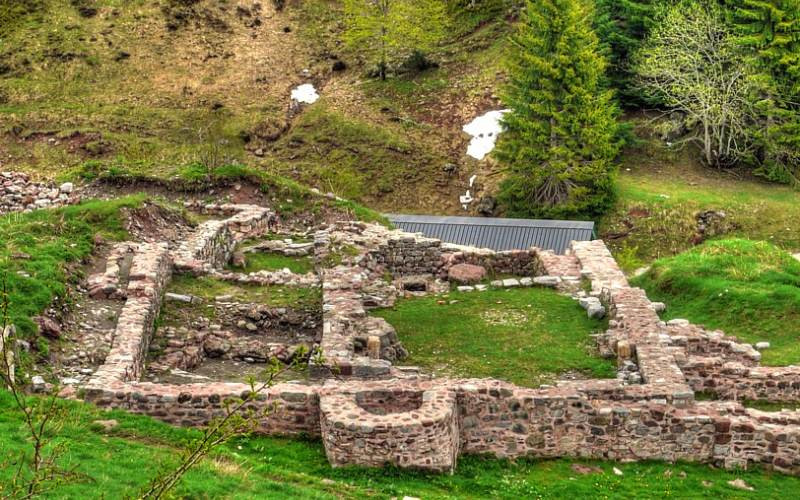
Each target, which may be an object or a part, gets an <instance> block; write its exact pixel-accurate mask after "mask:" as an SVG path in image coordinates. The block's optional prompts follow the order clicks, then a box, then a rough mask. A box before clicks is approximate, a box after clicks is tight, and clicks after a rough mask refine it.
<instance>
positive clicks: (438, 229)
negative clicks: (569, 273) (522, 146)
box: [386, 214, 594, 254]
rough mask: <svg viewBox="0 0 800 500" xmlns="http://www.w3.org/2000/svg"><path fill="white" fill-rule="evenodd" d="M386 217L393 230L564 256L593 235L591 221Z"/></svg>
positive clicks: (478, 244)
mask: <svg viewBox="0 0 800 500" xmlns="http://www.w3.org/2000/svg"><path fill="white" fill-rule="evenodd" d="M386 217H387V218H388V219H389V220H390V221H391V222H392V224H394V225H395V227H397V228H398V229H402V230H403V231H407V232H409V233H422V234H424V235H425V236H428V237H430V238H436V239H439V240H442V241H445V242H447V243H454V244H456V245H469V246H474V247H479V248H491V249H492V250H496V251H501V250H525V249H528V248H530V247H539V248H542V249H544V250H552V251H554V252H556V253H558V254H563V253H564V252H565V251H566V249H567V247H569V243H570V242H571V241H588V240H591V239H592V236H593V234H594V222H590V221H589V222H587V221H564V220H532V219H499V218H488V217H439V216H430V215H397V214H388V215H387V216H386Z"/></svg>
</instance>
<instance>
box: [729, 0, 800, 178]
mask: <svg viewBox="0 0 800 500" xmlns="http://www.w3.org/2000/svg"><path fill="white" fill-rule="evenodd" d="M726 3H727V7H728V12H729V20H730V22H731V23H732V24H733V25H734V27H735V30H736V33H737V37H738V42H739V43H740V44H741V45H742V46H743V47H744V48H745V50H746V53H747V54H749V55H750V57H751V58H752V60H753V62H754V64H755V65H756V67H758V68H759V69H760V70H761V72H762V75H763V82H762V83H763V88H766V89H767V92H766V94H765V96H764V99H763V102H762V112H763V122H762V123H759V124H758V125H757V127H758V130H757V131H756V133H757V135H758V136H759V138H760V141H761V143H762V155H761V156H762V158H761V162H762V164H761V166H760V167H759V168H758V169H757V170H756V173H757V174H760V175H763V176H764V177H767V178H768V179H770V180H773V181H778V182H784V183H788V184H795V185H798V184H800V0H728V1H727V2H726Z"/></svg>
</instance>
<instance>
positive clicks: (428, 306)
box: [374, 288, 616, 386]
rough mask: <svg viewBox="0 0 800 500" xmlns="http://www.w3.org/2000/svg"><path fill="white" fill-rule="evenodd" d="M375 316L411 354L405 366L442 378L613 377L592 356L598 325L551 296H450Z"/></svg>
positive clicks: (517, 292) (526, 381) (523, 292)
mask: <svg viewBox="0 0 800 500" xmlns="http://www.w3.org/2000/svg"><path fill="white" fill-rule="evenodd" d="M451 301H455V303H451ZM441 302H443V303H441ZM374 314H375V315H378V316H381V317H383V318H385V319H386V320H387V321H388V322H389V323H391V324H392V325H393V326H394V327H395V328H396V329H397V333H398V336H399V337H400V340H401V341H402V342H403V344H404V345H405V347H406V348H407V349H408V351H409V352H410V353H411V357H410V359H408V360H407V363H408V364H412V365H419V366H422V367H424V368H427V369H428V370H431V371H433V372H435V373H438V374H442V375H451V376H466V377H493V378H499V379H503V380H507V381H509V382H514V383H516V384H520V385H526V386H538V385H539V384H542V383H545V382H551V381H553V380H554V379H555V378H556V376H557V375H558V374H560V373H563V372H567V371H574V372H581V373H584V374H586V375H587V376H589V377H601V378H608V377H613V376H614V375H615V372H616V370H615V367H614V362H613V361H610V360H605V359H601V358H600V357H599V356H598V355H597V353H596V352H594V343H593V339H592V338H591V337H589V335H590V334H591V333H592V332H596V331H601V330H603V329H604V328H605V325H604V323H603V322H601V321H596V320H590V319H588V318H587V317H586V313H585V312H584V310H583V309H581V307H580V306H579V305H578V303H577V302H575V301H574V300H572V299H571V298H569V297H565V296H563V295H559V294H557V293H556V292H554V291H551V290H545V289H540V288H518V289H510V290H489V291H485V292H472V293H456V292H453V293H451V294H449V295H448V296H444V297H435V296H429V297H423V298H412V299H405V300H400V301H398V303H397V304H396V306H395V307H394V308H392V309H382V310H378V311H374Z"/></svg>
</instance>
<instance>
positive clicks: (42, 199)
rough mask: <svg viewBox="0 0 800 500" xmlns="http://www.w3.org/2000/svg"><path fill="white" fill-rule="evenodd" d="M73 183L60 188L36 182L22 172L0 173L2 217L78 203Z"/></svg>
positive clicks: (66, 183) (64, 184)
mask: <svg viewBox="0 0 800 500" xmlns="http://www.w3.org/2000/svg"><path fill="white" fill-rule="evenodd" d="M80 200H81V196H80V195H78V194H77V193H76V192H75V189H74V186H73V184H72V183H71V182H65V183H63V184H61V185H60V186H55V185H53V184H48V183H39V182H34V181H32V180H31V179H30V177H29V176H28V175H27V174H24V173H22V172H0V215H3V214H7V213H11V212H30V211H32V210H38V209H40V208H51V207H59V206H64V205H71V204H74V203H78V202H79V201H80Z"/></svg>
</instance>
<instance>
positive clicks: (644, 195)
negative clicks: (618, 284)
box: [598, 140, 800, 271]
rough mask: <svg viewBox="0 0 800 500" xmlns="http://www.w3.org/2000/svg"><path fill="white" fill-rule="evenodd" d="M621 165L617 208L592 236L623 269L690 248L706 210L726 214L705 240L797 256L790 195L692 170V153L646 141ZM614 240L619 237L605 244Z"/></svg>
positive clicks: (796, 211)
mask: <svg viewBox="0 0 800 500" xmlns="http://www.w3.org/2000/svg"><path fill="white" fill-rule="evenodd" d="M621 161H622V169H621V172H620V175H619V176H618V179H617V190H618V202H617V204H616V206H615V207H614V208H613V209H612V210H611V211H610V212H609V213H608V214H607V215H606V216H605V217H604V218H603V219H602V220H601V221H599V226H598V234H599V236H600V237H601V238H603V239H604V240H606V242H607V244H608V245H609V247H610V248H611V250H612V252H613V253H614V255H615V256H616V257H617V259H618V260H619V261H620V264H621V265H622V266H623V268H624V269H625V270H627V271H632V270H634V269H636V268H638V267H640V266H643V265H646V264H648V263H649V262H652V261H653V260H655V259H659V258H662V257H670V256H672V255H676V254H678V253H681V252H683V251H686V250H688V249H690V248H692V246H693V241H692V240H693V238H694V237H695V235H696V232H697V220H696V215H697V214H698V213H699V212H703V211H707V210H715V211H723V212H725V214H726V217H725V219H723V220H722V221H720V222H719V223H716V224H714V225H713V226H712V227H710V228H708V231H707V233H706V236H707V237H709V238H710V239H721V238H748V239H753V240H764V241H769V242H770V243H773V244H775V245H777V246H779V247H780V248H783V249H785V250H789V251H793V252H797V251H800V231H798V230H797V220H800V192H798V191H797V190H793V189H791V188H789V187H786V186H781V185H776V184H770V183H766V182H762V181H759V180H757V179H752V178H749V177H747V176H746V175H741V177H736V176H734V175H733V174H732V173H727V172H724V171H718V170H712V169H709V168H705V167H702V166H699V165H697V164H696V158H695V156H694V155H693V152H692V151H691V150H686V151H679V152H671V151H668V150H666V149H665V148H663V147H660V146H659V145H658V144H656V143H655V142H654V141H650V140H643V141H642V143H641V144H639V145H637V146H633V147H629V148H627V149H626V150H625V151H624V152H623V154H622V157H621ZM620 234H626V236H624V237H620V238H613V237H612V236H614V235H617V236H618V235H620Z"/></svg>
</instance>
